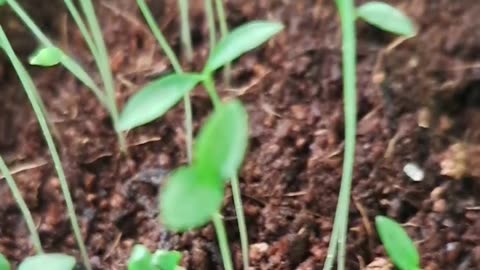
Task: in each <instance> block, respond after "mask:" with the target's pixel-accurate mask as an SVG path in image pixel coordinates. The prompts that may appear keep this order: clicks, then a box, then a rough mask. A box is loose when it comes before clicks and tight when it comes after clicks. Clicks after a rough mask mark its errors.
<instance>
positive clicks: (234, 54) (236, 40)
mask: <svg viewBox="0 0 480 270" xmlns="http://www.w3.org/2000/svg"><path fill="white" fill-rule="evenodd" d="M282 29H283V25H282V24H281V23H275V22H266V21H253V22H249V23H246V24H244V25H241V26H239V27H238V28H235V29H234V30H233V31H232V32H230V33H228V34H227V35H226V36H225V37H224V38H222V40H220V42H219V43H218V44H217V45H216V46H215V48H214V49H213V50H212V53H211V54H210V56H209V58H208V61H207V64H206V65H205V70H206V71H207V72H213V71H215V70H216V69H218V68H220V67H221V66H223V65H225V64H227V63H229V62H231V61H232V60H235V59H236V58H238V57H239V56H240V55H242V54H244V53H246V52H248V51H250V50H253V49H255V48H256V47H258V46H260V45H262V44H263V43H264V42H266V41H267V40H269V39H270V38H271V37H273V36H274V35H275V34H277V33H278V32H280V31H282Z"/></svg>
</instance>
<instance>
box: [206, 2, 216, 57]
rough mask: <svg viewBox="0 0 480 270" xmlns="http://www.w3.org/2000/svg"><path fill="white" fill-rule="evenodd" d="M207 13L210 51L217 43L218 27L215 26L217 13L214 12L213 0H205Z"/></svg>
mask: <svg viewBox="0 0 480 270" xmlns="http://www.w3.org/2000/svg"><path fill="white" fill-rule="evenodd" d="M203 3H204V6H205V7H204V8H205V14H206V16H207V24H208V36H209V41H210V53H212V50H213V48H215V44H217V29H216V27H215V15H214V14H213V0H203Z"/></svg>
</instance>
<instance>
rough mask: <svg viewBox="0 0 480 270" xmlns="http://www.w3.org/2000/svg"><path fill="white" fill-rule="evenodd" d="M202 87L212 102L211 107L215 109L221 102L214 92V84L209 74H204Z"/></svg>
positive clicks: (215, 91)
mask: <svg viewBox="0 0 480 270" xmlns="http://www.w3.org/2000/svg"><path fill="white" fill-rule="evenodd" d="M203 85H204V86H205V89H206V90H207V93H208V95H209V96H210V99H211V100H212V103H213V107H214V108H215V109H217V108H218V107H219V106H220V104H221V101H220V97H219V96H218V93H217V90H215V83H214V82H213V78H212V75H211V74H204V78H203Z"/></svg>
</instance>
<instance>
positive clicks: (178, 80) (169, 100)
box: [118, 74, 201, 131]
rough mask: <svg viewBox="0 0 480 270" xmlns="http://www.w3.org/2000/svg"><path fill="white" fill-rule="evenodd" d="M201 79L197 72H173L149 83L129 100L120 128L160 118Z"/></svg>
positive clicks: (139, 124) (130, 127)
mask: <svg viewBox="0 0 480 270" xmlns="http://www.w3.org/2000/svg"><path fill="white" fill-rule="evenodd" d="M200 79H201V77H200V76H199V75H197V74H171V75H167V76H165V77H163V78H160V79H158V80H155V81H153V82H151V83H149V84H148V85H147V86H145V87H144V88H143V89H141V90H140V91H139V92H138V93H136V94H135V95H134V96H133V97H131V98H130V99H129V100H128V102H127V104H126V105H125V108H124V109H123V112H122V113H121V115H120V120H119V127H118V128H119V129H120V130H121V131H125V130H129V129H132V128H135V127H138V126H141V125H144V124H146V123H149V122H151V121H153V120H155V119H157V118H159V117H160V116H162V115H163V114H165V113H166V112H167V111H168V110H169V109H170V108H171V107H173V106H174V105H175V104H176V103H177V102H178V101H180V99H181V98H182V97H183V96H184V95H185V94H187V93H188V92H190V91H191V90H193V88H195V86H196V85H197V83H198V82H199V81H200Z"/></svg>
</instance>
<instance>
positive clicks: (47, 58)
mask: <svg viewBox="0 0 480 270" xmlns="http://www.w3.org/2000/svg"><path fill="white" fill-rule="evenodd" d="M62 55H63V53H62V51H61V50H60V49H58V48H57V47H46V48H41V49H38V50H37V51H36V52H35V53H34V54H33V55H32V56H31V57H30V65H33V66H42V67H51V66H55V65H58V64H59V63H60V61H61V60H62Z"/></svg>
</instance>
